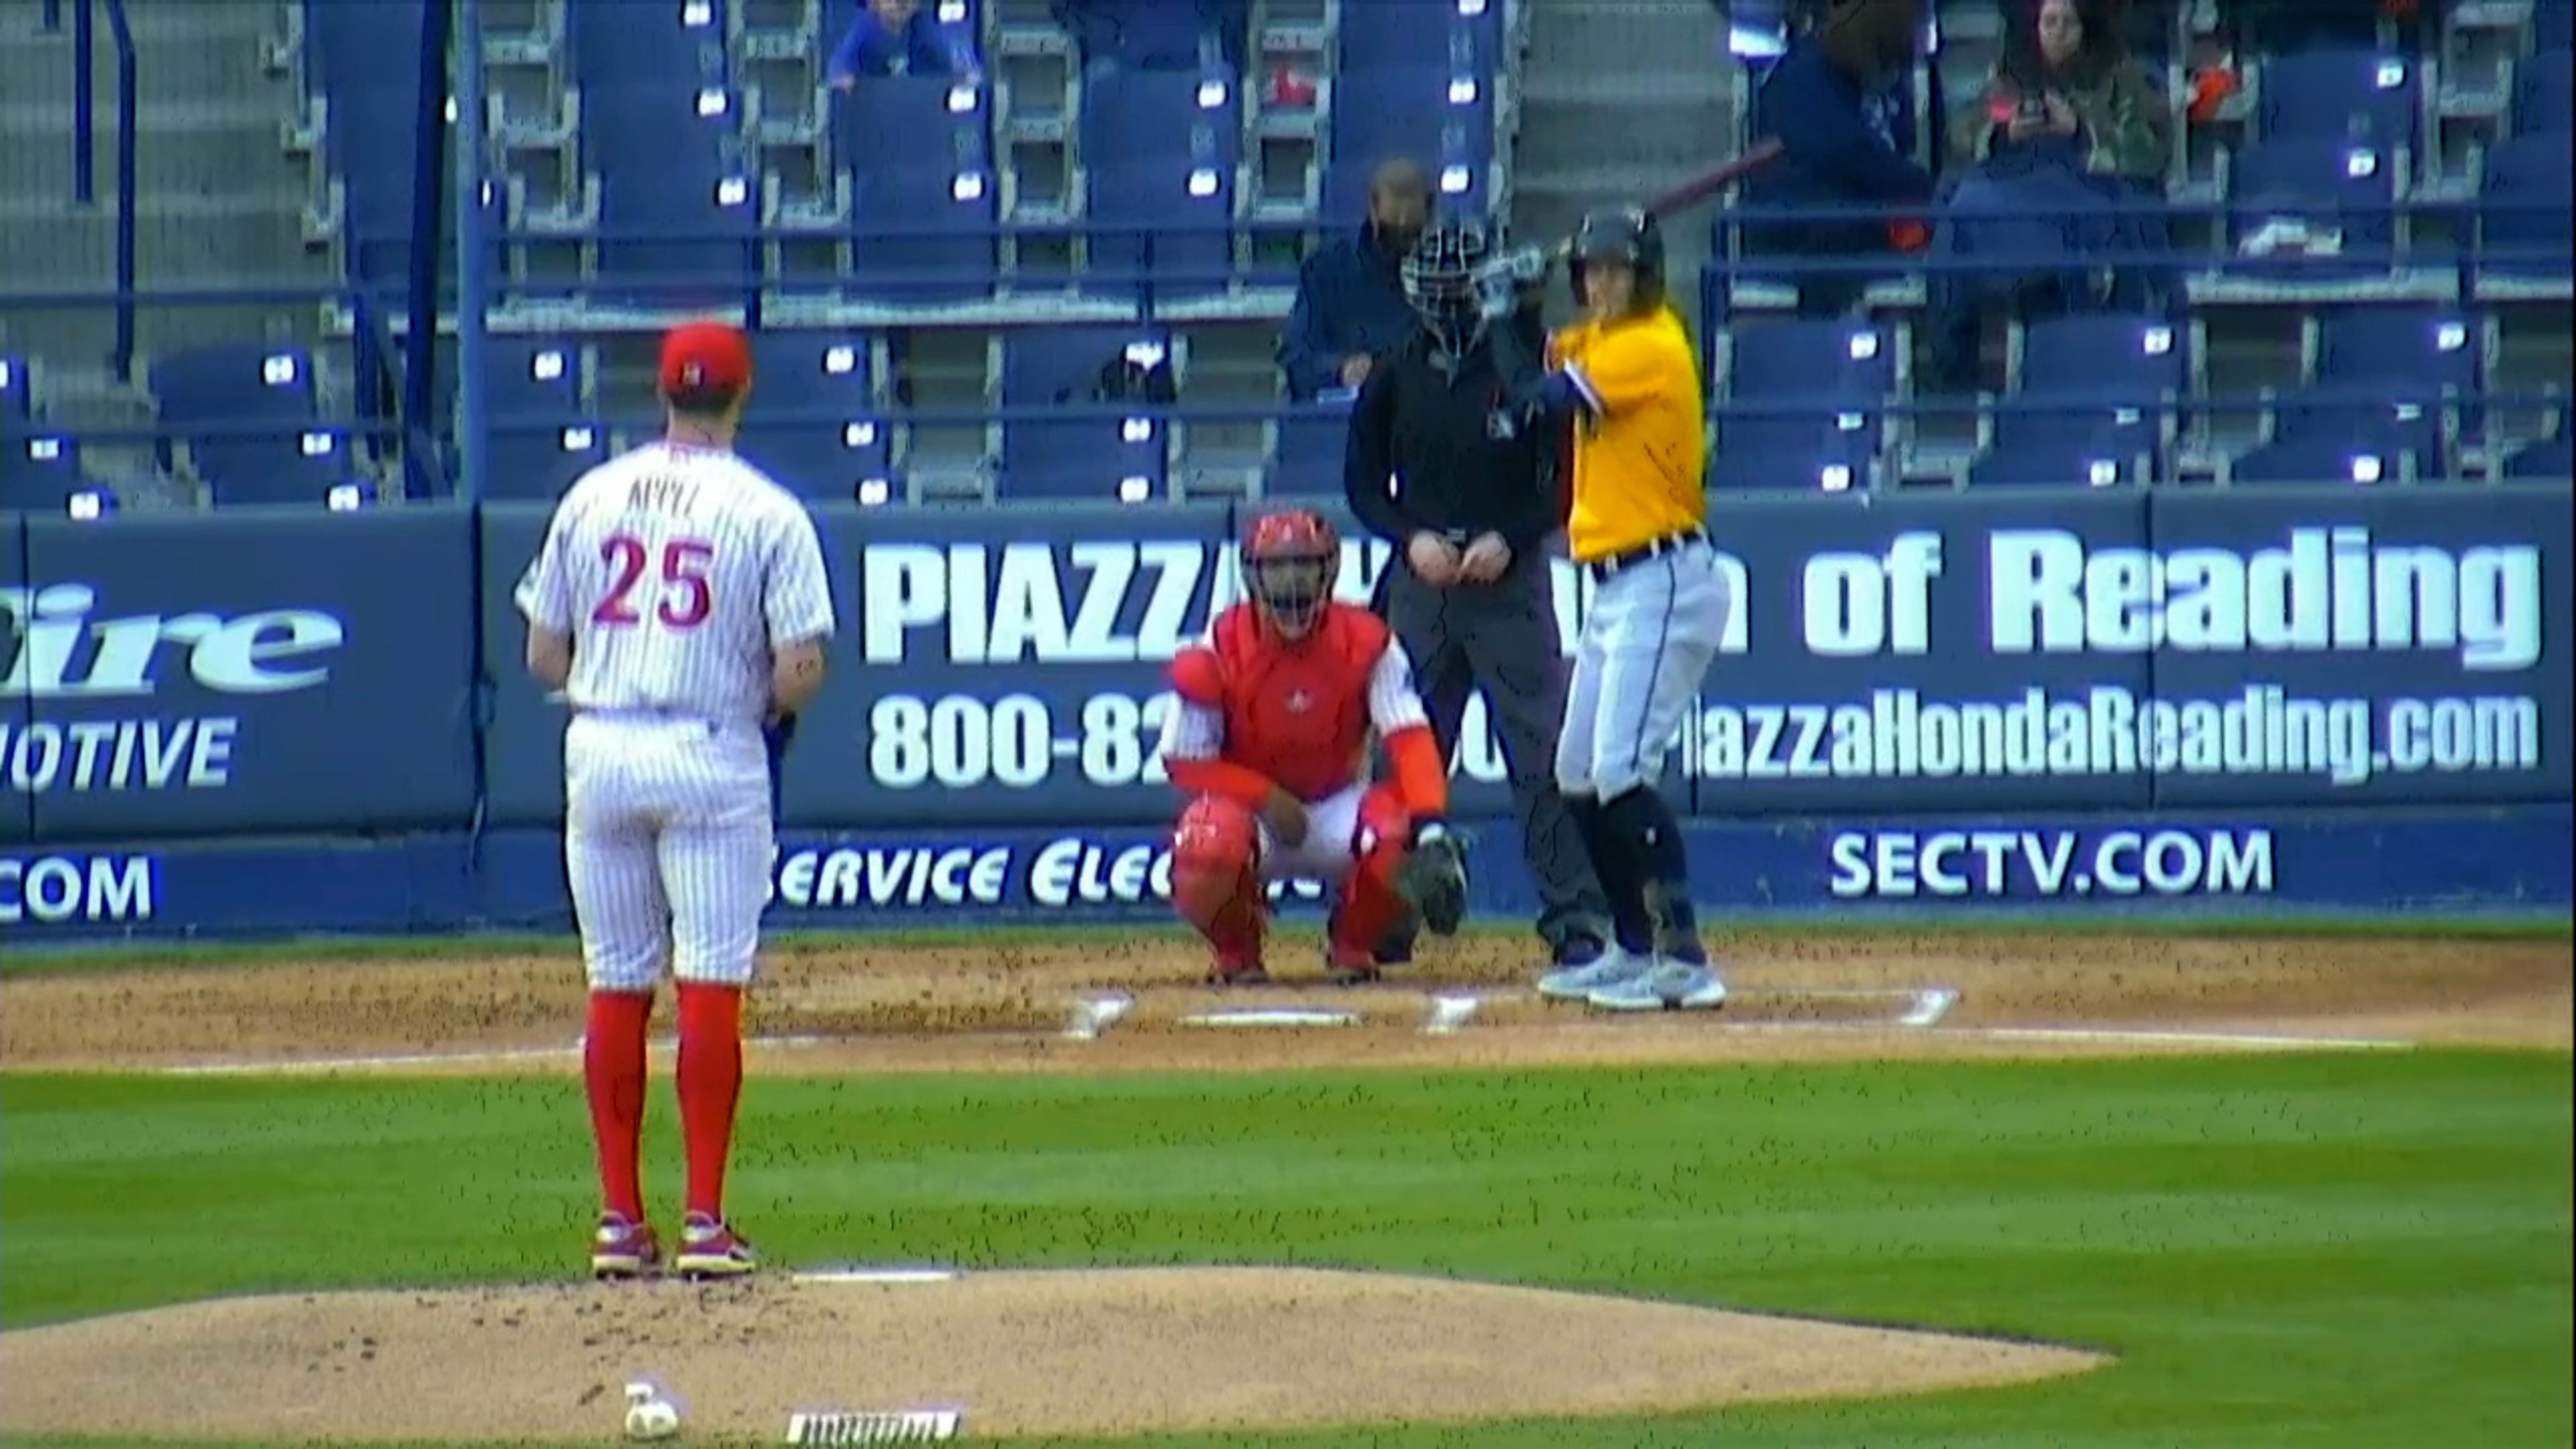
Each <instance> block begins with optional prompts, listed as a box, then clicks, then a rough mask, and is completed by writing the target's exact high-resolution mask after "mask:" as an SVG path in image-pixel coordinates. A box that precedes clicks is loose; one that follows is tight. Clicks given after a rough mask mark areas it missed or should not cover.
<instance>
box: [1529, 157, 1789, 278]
mask: <svg viewBox="0 0 2576 1449" xmlns="http://www.w3.org/2000/svg"><path fill="white" fill-rule="evenodd" d="M1780 150H1781V147H1780V143H1779V142H1778V141H1777V140H1775V139H1773V138H1771V137H1768V136H1766V137H1764V138H1763V139H1761V140H1759V141H1756V142H1755V143H1753V144H1752V145H1751V146H1748V147H1746V148H1745V149H1744V153H1743V154H1742V155H1739V156H1737V157H1735V158H1734V159H1732V160H1729V161H1721V162H1719V163H1718V164H1716V165H1715V166H1712V167H1710V168H1708V169H1707V170H1706V171H1703V172H1701V173H1700V174H1699V175H1697V176H1694V177H1692V178H1691V179H1690V180H1688V181H1685V182H1683V183H1682V184H1681V185H1679V186H1676V187H1674V188H1673V189H1672V190H1670V191H1667V192H1665V193H1663V194H1662V195H1661V196H1658V197H1656V198H1655V199H1654V200H1652V201H1649V202H1647V203H1646V214H1647V215H1649V216H1654V217H1665V216H1670V215H1672V214H1673V213H1674V212H1677V211H1686V210H1688V209H1689V208H1691V207H1694V206H1697V205H1699V204H1700V203H1701V202H1703V201H1706V200H1707V199H1708V198H1710V197H1712V196H1715V195H1716V194H1717V193H1719V192H1721V191H1724V190H1725V189H1726V188H1728V187H1730V186H1733V185H1734V184H1735V183H1737V182H1739V181H1741V180H1743V179H1744V178H1745V177H1747V176H1750V175H1752V174H1753V173H1754V172H1756V171H1759V170H1761V169H1762V168H1763V167H1765V166H1768V165H1770V164H1771V163H1772V162H1774V161H1777V160H1779V159H1780ZM1573 254H1574V238H1572V237H1567V238H1566V239H1565V240H1563V241H1561V242H1558V243H1557V244H1556V249H1555V250H1554V251H1553V252H1551V253H1549V259H1550V260H1551V261H1559V262H1561V261H1564V260H1565V259H1566V258H1567V257H1570V256H1572V255H1573Z"/></svg>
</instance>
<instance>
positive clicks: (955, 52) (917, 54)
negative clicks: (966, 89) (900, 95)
mask: <svg viewBox="0 0 2576 1449" xmlns="http://www.w3.org/2000/svg"><path fill="white" fill-rule="evenodd" d="M981 69H982V68H981V67H980V66H978V65H977V64H976V62H975V52H974V51H973V50H972V49H971V48H969V47H968V46H967V44H966V42H965V41H963V40H960V39H958V38H957V37H955V36H953V35H951V34H949V33H948V32H947V31H945V30H943V29H941V28H940V26H939V23H938V22H937V21H936V20H934V19H932V18H931V15H930V12H929V11H927V10H924V9H922V8H921V0H860V4H859V13H858V15H857V17H856V18H854V19H853V20H851V22H850V29H849V33H848V34H846V35H843V36H842V37H841V43H840V46H839V47H838V48H837V49H835V50H834V51H833V52H832V59H831V63H830V64H829V65H827V66H825V67H824V71H823V74H824V78H825V79H826V80H828V81H830V82H831V84H832V87H833V89H835V90H844V91H846V90H849V89H851V88H852V87H854V86H856V85H857V84H858V83H859V78H860V77H861V76H886V75H953V76H966V77H973V76H975V75H977V74H979V73H980V72H981Z"/></svg>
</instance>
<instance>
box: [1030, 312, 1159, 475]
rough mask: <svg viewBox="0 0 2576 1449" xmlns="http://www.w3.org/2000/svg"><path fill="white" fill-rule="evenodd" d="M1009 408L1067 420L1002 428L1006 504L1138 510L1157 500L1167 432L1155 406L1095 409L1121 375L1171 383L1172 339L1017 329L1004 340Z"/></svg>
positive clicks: (1075, 329) (1102, 330) (1139, 331)
mask: <svg viewBox="0 0 2576 1449" xmlns="http://www.w3.org/2000/svg"><path fill="white" fill-rule="evenodd" d="M1000 350H1001V368H1000V383H1001V387H1000V396H999V398H998V399H997V400H998V401H999V402H1000V403H1001V405H1002V406H1004V407H1012V408H1016V407H1046V408H1061V409H1063V410H1064V411H1065V413H1066V416H1063V417H1061V418H1017V419H1009V420H1005V421H1004V422H1003V424H1002V449H1001V458H1000V462H1001V480H1000V483H1001V491H1002V493H1003V495H1004V496H1005V497H1009V498H1057V499H1086V500H1091V501H1095V502H1097V501H1105V500H1109V499H1117V500H1119V501H1121V502H1128V503H1137V502H1143V501H1144V500H1146V499H1148V498H1155V497H1160V496H1162V495H1163V490H1164V476H1165V469H1166V466H1167V457H1166V451H1165V449H1166V438H1167V433H1168V431H1169V425H1168V423H1167V422H1166V421H1165V419H1164V416H1163V410H1162V408H1161V407H1160V406H1159V405H1158V404H1156V403H1155V402H1153V401H1151V400H1146V399H1139V400H1135V401H1130V402H1103V401H1100V400H1099V393H1100V390H1101V385H1102V383H1103V381H1104V380H1105V378H1106V377H1108V376H1112V375H1115V373H1116V372H1117V371H1119V370H1120V369H1122V368H1127V369H1134V370H1136V371H1138V372H1140V373H1143V372H1153V371H1155V370H1157V369H1160V370H1161V376H1162V377H1163V378H1165V379H1168V378H1169V377H1170V376H1171V371H1170V368H1171V338H1170V336H1169V335H1168V334H1167V333H1165V332H1163V331H1162V330H1161V329H1159V328H1155V327H1150V326H1137V325H1128V326H1118V325H1092V326H1063V327H1020V328H1012V329H1010V330H1008V331H1006V332H1004V333H1003V334H1002V336H1001V339H1000Z"/></svg>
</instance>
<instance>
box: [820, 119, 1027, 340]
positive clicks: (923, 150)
mask: <svg viewBox="0 0 2576 1449" xmlns="http://www.w3.org/2000/svg"><path fill="white" fill-rule="evenodd" d="M832 125H833V139H834V152H835V155H836V158H837V164H838V165H840V166H841V167H843V168H845V169H846V170H847V171H848V172H849V174H850V183H851V195H852V198H853V201H852V213H853V216H852V226H853V229H854V231H855V232H856V235H855V237H854V238H853V243H852V251H853V253H854V258H855V259H854V261H853V264H852V265H853V270H854V272H855V273H856V275H854V276H853V277H852V278H851V290H852V291H853V292H855V293H857V294H859V295H861V296H865V297H869V298H872V299H875V300H879V301H887V302H909V303H935V302H963V301H970V300H973V299H976V298H981V297H985V296H989V295H991V293H992V290H993V286H994V281H995V277H996V274H997V272H998V270H999V249H998V247H997V246H996V244H995V240H994V236H995V233H994V228H995V227H996V226H997V225H998V224H999V219H1000V216H1001V198H1000V188H999V186H998V184H997V178H996V176H995V174H994V169H993V140H992V98H991V96H990V94H989V93H988V92H987V91H986V90H985V89H984V88H983V87H982V86H977V85H967V84H962V83H954V82H951V81H948V80H945V79H942V78H939V77H935V76H892V77H886V78H882V79H876V80H871V81H870V82H869V83H868V84H866V85H863V86H860V87H858V88H857V89H856V90H854V91H851V92H849V93H847V94H843V95H837V96H836V97H835V98H834V103H833V113H832Z"/></svg>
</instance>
